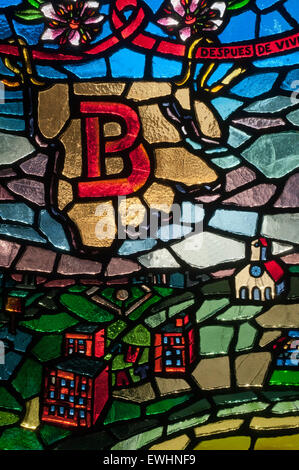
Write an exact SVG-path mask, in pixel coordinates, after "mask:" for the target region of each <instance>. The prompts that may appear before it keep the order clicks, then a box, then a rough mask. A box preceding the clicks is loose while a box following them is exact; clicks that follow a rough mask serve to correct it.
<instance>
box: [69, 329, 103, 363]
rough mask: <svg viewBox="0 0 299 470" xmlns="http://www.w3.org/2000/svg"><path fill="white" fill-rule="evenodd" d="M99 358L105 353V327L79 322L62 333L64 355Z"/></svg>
mask: <svg viewBox="0 0 299 470" xmlns="http://www.w3.org/2000/svg"><path fill="white" fill-rule="evenodd" d="M73 354H75V355H76V354H79V355H80V356H86V357H93V358H98V359H99V358H101V357H103V356H104V354H105V329H104V328H101V327H99V325H96V324H95V325H94V324H86V325H85V324H82V325H81V324H79V325H77V326H75V327H73V328H72V329H71V330H70V331H68V332H66V333H65V335H64V355H65V356H71V355H73Z"/></svg>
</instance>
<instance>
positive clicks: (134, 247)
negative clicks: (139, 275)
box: [118, 238, 157, 255]
mask: <svg viewBox="0 0 299 470" xmlns="http://www.w3.org/2000/svg"><path fill="white" fill-rule="evenodd" d="M156 244H157V240H154V239H153V238H147V239H146V240H126V241H125V242H124V243H123V244H122V246H121V247H120V248H119V250H118V254H119V255H132V254H134V253H139V252H141V251H148V250H151V249H152V248H153V247H154V246H155V245H156Z"/></svg>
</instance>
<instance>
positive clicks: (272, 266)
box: [264, 260, 284, 282]
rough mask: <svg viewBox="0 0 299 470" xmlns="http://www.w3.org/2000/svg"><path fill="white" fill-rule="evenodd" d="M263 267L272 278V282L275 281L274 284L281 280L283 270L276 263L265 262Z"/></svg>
mask: <svg viewBox="0 0 299 470" xmlns="http://www.w3.org/2000/svg"><path fill="white" fill-rule="evenodd" d="M264 266H265V268H266V270H267V272H268V273H269V274H270V276H271V277H272V279H273V281H275V282H277V281H279V280H280V279H281V278H282V276H283V275H284V270H283V269H282V267H281V266H280V265H279V264H278V263H277V261H274V260H272V261H266V262H265V263H264Z"/></svg>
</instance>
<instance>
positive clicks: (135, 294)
mask: <svg viewBox="0 0 299 470" xmlns="http://www.w3.org/2000/svg"><path fill="white" fill-rule="evenodd" d="M144 295H145V294H144V290H142V289H140V287H138V286H133V287H131V295H130V297H129V298H128V299H127V300H126V301H125V307H126V308H127V307H129V306H130V305H131V304H132V303H133V302H136V300H138V299H141V297H143V296H144Z"/></svg>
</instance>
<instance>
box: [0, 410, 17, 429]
mask: <svg viewBox="0 0 299 470" xmlns="http://www.w3.org/2000/svg"><path fill="white" fill-rule="evenodd" d="M19 419H20V418H19V416H18V415H16V414H15V413H9V412H8V411H0V427H2V426H8V425H11V424H15V423H16V422H17V421H19Z"/></svg>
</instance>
